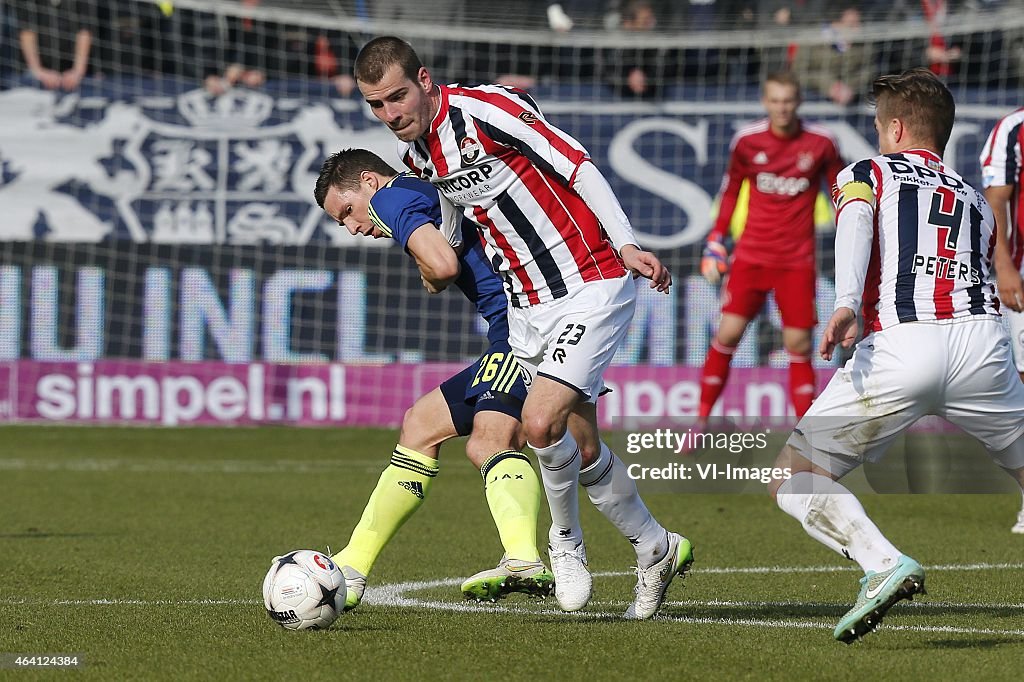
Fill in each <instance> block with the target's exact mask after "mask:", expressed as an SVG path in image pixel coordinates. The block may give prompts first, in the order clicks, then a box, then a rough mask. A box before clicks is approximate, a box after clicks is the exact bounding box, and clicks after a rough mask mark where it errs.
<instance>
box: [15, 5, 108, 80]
mask: <svg viewBox="0 0 1024 682" xmlns="http://www.w3.org/2000/svg"><path fill="white" fill-rule="evenodd" d="M7 5H8V7H11V6H13V8H14V11H15V16H16V19H17V22H18V43H19V44H20V46H21V54H22V57H23V58H24V60H25V66H26V67H27V68H28V71H29V73H30V74H31V77H32V79H33V81H34V82H37V83H39V84H40V85H42V86H43V87H44V88H46V89H47V90H58V89H62V90H68V91H70V90H77V89H78V87H79V85H81V83H82V79H83V78H85V76H86V74H88V73H90V65H89V55H90V52H91V51H92V44H93V39H94V36H95V33H96V30H97V28H98V26H99V19H98V6H97V3H95V2H90V1H88V0H48V1H47V2H34V1H33V0H7Z"/></svg>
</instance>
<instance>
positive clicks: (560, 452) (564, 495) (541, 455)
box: [530, 431, 583, 548]
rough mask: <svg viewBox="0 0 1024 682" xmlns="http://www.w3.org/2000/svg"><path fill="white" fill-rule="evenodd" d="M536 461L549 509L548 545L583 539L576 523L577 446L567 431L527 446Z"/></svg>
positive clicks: (566, 543)
mask: <svg viewBox="0 0 1024 682" xmlns="http://www.w3.org/2000/svg"><path fill="white" fill-rule="evenodd" d="M530 447H531V448H533V451H534V452H535V453H537V460H538V461H539V462H540V479H541V481H542V482H543V483H544V493H545V495H546V497H547V498H548V507H549V508H550V509H551V530H550V531H548V542H549V543H551V546H552V547H569V548H572V547H575V546H576V545H578V544H579V543H580V542H582V541H583V529H582V528H581V527H580V493H579V489H578V485H579V478H580V460H581V457H580V448H579V446H578V445H577V444H576V439H575V438H573V437H572V434H571V433H569V432H568V431H566V432H565V435H564V436H562V439H561V440H559V441H558V442H557V443H554V444H553V445H549V446H548V447H546V448H538V447H536V446H534V445H531V446H530Z"/></svg>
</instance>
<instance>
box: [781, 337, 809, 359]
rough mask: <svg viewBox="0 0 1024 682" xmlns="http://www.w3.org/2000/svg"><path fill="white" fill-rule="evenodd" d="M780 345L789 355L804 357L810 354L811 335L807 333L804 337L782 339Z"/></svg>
mask: <svg viewBox="0 0 1024 682" xmlns="http://www.w3.org/2000/svg"><path fill="white" fill-rule="evenodd" d="M782 346H783V347H784V348H785V349H786V352H787V353H789V355H790V357H791V358H793V357H795V358H805V357H810V355H811V337H810V334H808V335H807V336H806V337H800V338H790V339H784V340H783V343H782Z"/></svg>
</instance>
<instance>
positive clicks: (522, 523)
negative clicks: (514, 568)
mask: <svg viewBox="0 0 1024 682" xmlns="http://www.w3.org/2000/svg"><path fill="white" fill-rule="evenodd" d="M480 474H481V475H482V476H483V477H484V492H485V494H486V495H487V506H488V507H490V509H491V516H492V517H493V518H494V525H495V526H497V527H498V535H499V536H500V537H501V544H502V546H503V547H504V548H505V554H506V555H508V556H509V557H510V558H514V559H521V560H523V561H536V560H537V559H539V558H540V553H539V552H537V514H538V513H539V511H540V496H541V491H540V481H539V480H538V479H537V472H535V471H534V470H533V466H532V465H531V464H530V460H529V459H528V458H527V457H526V455H524V454H523V453H521V452H516V451H515V450H506V451H503V452H498V453H496V454H494V455H491V456H490V457H489V458H488V459H487V461H486V462H484V465H483V466H482V467H480Z"/></svg>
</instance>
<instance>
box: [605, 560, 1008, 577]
mask: <svg viewBox="0 0 1024 682" xmlns="http://www.w3.org/2000/svg"><path fill="white" fill-rule="evenodd" d="M1017 569H1024V563H1003V564H985V563H983V564H938V565H935V566H925V571H1007V570H1017ZM860 570H861V569H860V568H859V567H857V566H851V565H848V564H845V565H844V564H838V565H835V566H721V567H717V568H716V567H710V568H704V567H697V568H695V569H694V571H695V573H701V574H703V573H707V574H713V575H723V574H724V575H730V574H736V573H755V574H765V573H833V572H835V571H851V572H859V571H860ZM620 575H632V574H631V573H623V572H621V571H604V572H601V573H594V576H595V577H609V578H611V577H616V576H620Z"/></svg>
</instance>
